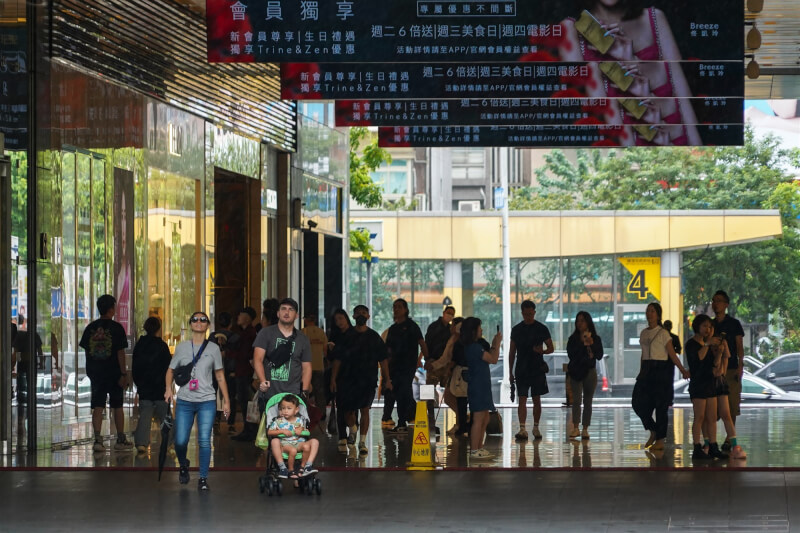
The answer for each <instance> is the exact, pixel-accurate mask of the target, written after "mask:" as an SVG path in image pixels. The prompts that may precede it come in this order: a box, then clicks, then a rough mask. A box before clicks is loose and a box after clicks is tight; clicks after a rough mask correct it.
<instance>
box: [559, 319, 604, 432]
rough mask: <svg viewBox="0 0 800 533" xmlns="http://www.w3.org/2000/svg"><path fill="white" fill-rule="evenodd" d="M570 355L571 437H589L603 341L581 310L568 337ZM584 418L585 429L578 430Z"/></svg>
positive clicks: (592, 323) (568, 353) (568, 352)
mask: <svg viewBox="0 0 800 533" xmlns="http://www.w3.org/2000/svg"><path fill="white" fill-rule="evenodd" d="M567 357H569V367H568V368H569V384H568V385H569V386H570V387H571V388H572V431H570V434H569V437H570V438H571V439H575V438H577V437H578V436H580V437H581V438H583V439H588V438H589V424H591V423H592V399H593V398H594V391H595V389H596V388H597V361H599V360H600V359H602V358H603V341H602V340H601V339H600V336H599V335H598V334H597V330H595V328H594V321H593V320H592V315H590V314H589V313H587V312H586V311H578V314H577V315H576V316H575V331H574V332H573V333H572V335H570V336H569V339H568V340H567ZM581 396H583V418H581ZM581 421H582V422H583V431H582V432H581V431H578V422H581Z"/></svg>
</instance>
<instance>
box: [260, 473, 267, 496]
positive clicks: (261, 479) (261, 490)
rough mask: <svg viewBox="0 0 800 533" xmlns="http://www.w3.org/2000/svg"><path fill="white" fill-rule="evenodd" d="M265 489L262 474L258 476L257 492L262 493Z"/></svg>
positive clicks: (265, 484) (265, 485)
mask: <svg viewBox="0 0 800 533" xmlns="http://www.w3.org/2000/svg"><path fill="white" fill-rule="evenodd" d="M266 489H267V483H266V480H264V476H261V477H259V478H258V492H260V493H261V494H264V491H265V490H266Z"/></svg>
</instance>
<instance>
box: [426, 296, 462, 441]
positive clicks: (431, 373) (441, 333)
mask: <svg viewBox="0 0 800 533" xmlns="http://www.w3.org/2000/svg"><path fill="white" fill-rule="evenodd" d="M455 316H456V308H455V307H453V306H452V305H448V306H447V307H445V308H444V311H442V316H441V318H438V319H436V320H435V321H434V322H431V325H430V326H428V329H427V331H425V344H426V345H427V346H428V357H426V358H425V384H426V385H445V383H444V379H445V377H446V375H447V369H446V368H443V369H441V370H439V371H436V370H434V369H433V362H434V361H436V360H437V359H439V358H440V357H441V356H442V354H443V353H444V348H445V346H447V341H448V340H450V322H452V321H453V318H454V317H455ZM433 403H434V402H432V401H429V402H428V419H429V422H430V424H431V426H432V427H435V425H436V424H435V423H434V417H433V407H434V405H433ZM438 429H439V428H436V430H437V431H438Z"/></svg>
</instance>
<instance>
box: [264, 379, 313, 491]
mask: <svg viewBox="0 0 800 533" xmlns="http://www.w3.org/2000/svg"><path fill="white" fill-rule="evenodd" d="M267 436H268V437H269V438H270V450H271V451H272V456H273V457H274V458H275V462H276V464H277V467H278V478H280V479H286V478H291V479H298V478H301V477H306V476H310V475H313V474H316V473H317V469H316V468H314V459H315V458H316V456H317V451H318V450H319V441H318V440H317V439H313V438H310V437H309V431H308V421H307V420H306V419H305V418H303V417H302V416H300V398H298V397H297V396H295V395H294V394H285V395H283V397H282V398H281V399H280V401H279V402H278V416H277V417H275V419H274V420H272V422H270V424H269V429H268V430H267ZM297 455H300V462H299V464H297V465H296V464H295V457H296V456H297ZM284 457H286V461H288V463H289V464H288V466H287V465H286V463H285V462H284Z"/></svg>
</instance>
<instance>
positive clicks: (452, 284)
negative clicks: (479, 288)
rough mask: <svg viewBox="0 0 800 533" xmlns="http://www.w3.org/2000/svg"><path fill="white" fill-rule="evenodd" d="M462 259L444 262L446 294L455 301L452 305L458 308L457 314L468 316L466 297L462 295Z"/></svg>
mask: <svg viewBox="0 0 800 533" xmlns="http://www.w3.org/2000/svg"><path fill="white" fill-rule="evenodd" d="M462 285H463V284H462V279H461V261H445V262H444V295H445V296H446V297H448V298H450V300H451V301H452V302H453V303H452V304H451V305H452V306H453V307H455V308H456V316H464V317H466V316H468V315H465V314H464V298H463V295H462Z"/></svg>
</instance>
